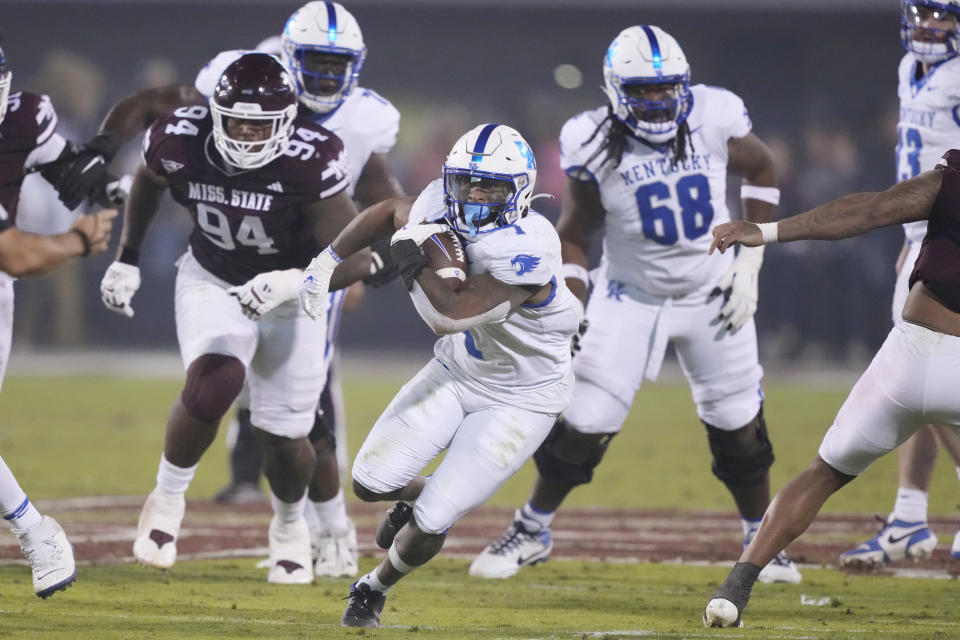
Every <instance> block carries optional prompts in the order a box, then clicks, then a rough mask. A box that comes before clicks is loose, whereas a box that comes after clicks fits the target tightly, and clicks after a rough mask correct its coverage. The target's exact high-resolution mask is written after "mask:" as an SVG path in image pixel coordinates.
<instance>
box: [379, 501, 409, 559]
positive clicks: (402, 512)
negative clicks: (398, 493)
mask: <svg viewBox="0 0 960 640" xmlns="http://www.w3.org/2000/svg"><path fill="white" fill-rule="evenodd" d="M412 516H413V507H411V506H410V505H408V504H407V503H406V502H398V503H397V504H395V505H393V506H392V507H390V509H388V510H387V515H385V516H384V517H383V520H381V521H380V526H378V527H377V546H378V547H380V548H381V549H389V548H390V545H392V544H393V539H394V538H396V537H397V532H398V531H400V529H403V525H405V524H407V523H408V522H410V518H411V517H412Z"/></svg>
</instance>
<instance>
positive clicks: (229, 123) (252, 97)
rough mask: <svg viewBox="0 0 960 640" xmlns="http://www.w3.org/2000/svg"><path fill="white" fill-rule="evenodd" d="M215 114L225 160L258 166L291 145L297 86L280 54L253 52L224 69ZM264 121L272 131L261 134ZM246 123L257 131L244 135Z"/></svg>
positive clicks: (217, 140)
mask: <svg viewBox="0 0 960 640" xmlns="http://www.w3.org/2000/svg"><path fill="white" fill-rule="evenodd" d="M210 115H211V116H212V117H213V142H214V144H216V146H217V150H218V151H219V152H220V153H221V154H222V155H223V157H224V159H225V160H226V161H227V162H229V163H230V164H231V165H233V166H235V167H237V168H239V169H256V168H258V167H262V166H264V165H266V164H268V163H269V162H271V161H272V160H274V159H275V158H277V157H279V156H280V155H281V154H282V153H283V152H284V150H285V149H286V148H287V144H288V143H289V142H290V135H291V133H292V132H293V124H292V123H293V119H294V118H296V117H297V87H296V85H295V84H294V82H293V78H292V77H291V75H290V73H289V72H288V71H287V70H286V68H285V67H284V66H283V65H282V64H281V63H280V62H279V61H278V60H277V59H276V58H274V57H273V56H271V55H268V54H266V53H248V54H246V55H243V56H241V57H239V58H237V59H236V60H235V61H233V62H232V63H231V64H230V65H229V66H227V68H226V69H224V70H223V73H222V74H221V75H220V80H219V81H218V82H217V86H216V87H215V88H214V89H213V95H212V96H210ZM265 125H270V133H269V136H267V137H261V136H262V135H263V134H262V133H261V132H262V130H263V129H264V128H265ZM244 127H247V128H248V129H254V130H258V133H255V134H254V133H250V131H247V132H246V133H241V131H242V129H244ZM228 131H229V132H228ZM238 134H239V135H238ZM241 136H242V137H241Z"/></svg>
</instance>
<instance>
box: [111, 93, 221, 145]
mask: <svg viewBox="0 0 960 640" xmlns="http://www.w3.org/2000/svg"><path fill="white" fill-rule="evenodd" d="M189 104H206V99H205V98H204V97H203V96H202V95H200V92H199V91H197V90H196V89H195V88H194V86H193V85H190V84H173V85H168V86H166V87H156V88H154V89H142V90H140V91H137V92H136V93H132V94H130V95H129V96H127V97H126V98H123V99H122V100H120V101H119V102H117V103H116V104H115V105H113V106H112V107H111V108H110V111H108V112H107V115H106V116H105V117H104V118H103V122H102V123H101V124H100V132H99V133H98V134H97V135H98V136H101V135H107V136H110V137H112V138H114V139H115V140H116V143H117V147H118V148H119V147H120V146H121V145H123V144H125V143H127V142H129V141H130V140H132V139H133V138H135V137H136V136H138V135H139V134H141V133H143V131H145V130H146V128H147V127H149V126H150V125H151V124H153V121H154V120H156V119H157V118H159V117H160V116H162V115H164V114H167V113H170V112H171V111H173V110H174V109H176V108H177V107H182V106H184V105H189Z"/></svg>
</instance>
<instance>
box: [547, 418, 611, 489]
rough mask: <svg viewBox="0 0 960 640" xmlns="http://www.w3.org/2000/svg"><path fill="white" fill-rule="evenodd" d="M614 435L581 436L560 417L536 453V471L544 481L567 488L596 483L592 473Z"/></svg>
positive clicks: (595, 434) (593, 434)
mask: <svg viewBox="0 0 960 640" xmlns="http://www.w3.org/2000/svg"><path fill="white" fill-rule="evenodd" d="M615 435H617V434H615V433H592V434H584V433H579V432H578V431H576V430H575V429H573V427H571V426H570V425H569V424H568V423H567V421H566V420H564V419H563V418H559V419H558V420H557V421H556V422H555V423H554V425H553V428H552V429H551V430H550V433H549V434H547V438H546V440H544V441H543V444H541V445H540V446H539V447H538V448H537V450H536V451H535V452H534V454H533V461H534V463H536V465H537V471H539V472H540V475H541V476H542V477H543V478H544V479H545V480H550V481H552V482H557V483H561V484H563V485H565V486H568V487H576V486H577V485H581V484H587V483H589V482H590V481H591V480H593V470H594V469H595V468H596V466H597V465H598V464H600V461H601V460H602V459H603V454H604V453H606V451H607V447H608V446H610V440H611V439H612V438H613V436H615Z"/></svg>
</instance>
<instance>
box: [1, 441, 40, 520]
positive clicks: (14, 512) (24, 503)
mask: <svg viewBox="0 0 960 640" xmlns="http://www.w3.org/2000/svg"><path fill="white" fill-rule="evenodd" d="M0 515H3V519H4V520H6V521H7V522H9V523H10V525H11V526H12V527H13V528H14V529H21V530H23V529H29V528H30V527H33V526H35V525H38V524H40V521H41V520H42V519H43V516H41V515H40V512H39V511H37V508H36V507H35V506H33V503H32V502H30V500H29V499H28V498H27V494H26V493H24V491H23V489H22V488H20V483H18V482H17V479H16V478H14V477H13V472H12V471H10V467H8V466H7V463H6V462H4V461H3V458H0Z"/></svg>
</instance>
